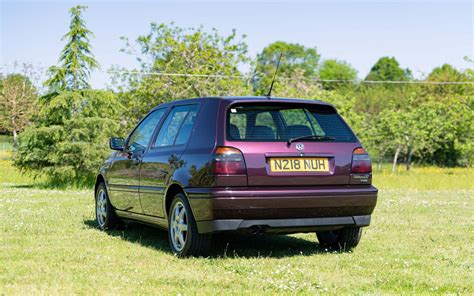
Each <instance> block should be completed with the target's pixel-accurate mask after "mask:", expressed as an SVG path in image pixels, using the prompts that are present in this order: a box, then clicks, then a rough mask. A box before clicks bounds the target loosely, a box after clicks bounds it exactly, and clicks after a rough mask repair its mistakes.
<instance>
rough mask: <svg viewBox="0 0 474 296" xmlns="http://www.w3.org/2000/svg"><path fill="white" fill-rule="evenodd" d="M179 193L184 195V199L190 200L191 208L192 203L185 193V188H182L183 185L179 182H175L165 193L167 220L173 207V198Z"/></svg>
mask: <svg viewBox="0 0 474 296" xmlns="http://www.w3.org/2000/svg"><path fill="white" fill-rule="evenodd" d="M178 193H182V194H183V195H184V197H185V198H186V199H187V200H188V204H189V206H190V207H191V203H190V202H189V198H188V196H187V195H186V192H185V191H184V187H183V186H182V184H181V183H178V182H173V183H171V184H170V185H169V186H168V188H167V189H166V193H165V200H164V207H165V208H164V209H165V215H166V218H168V213H169V210H170V207H171V202H172V201H173V197H174V196H175V195H176V194H178ZM191 212H193V208H192V207H191ZM193 216H194V214H193Z"/></svg>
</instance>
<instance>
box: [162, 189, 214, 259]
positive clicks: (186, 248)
mask: <svg viewBox="0 0 474 296" xmlns="http://www.w3.org/2000/svg"><path fill="white" fill-rule="evenodd" d="M168 225H169V229H168V238H169V241H170V247H171V250H172V251H173V253H174V254H176V255H177V256H178V257H188V256H203V255H206V253H207V252H208V249H209V246H210V243H211V236H210V235H209V234H200V233H199V232H198V230H197V226H196V221H195V220H194V217H193V214H192V212H191V207H190V206H189V203H188V200H187V199H186V197H185V196H184V195H183V194H182V193H178V194H176V196H175V197H174V198H173V201H172V203H171V207H170V212H169V215H168Z"/></svg>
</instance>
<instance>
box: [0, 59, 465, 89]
mask: <svg viewBox="0 0 474 296" xmlns="http://www.w3.org/2000/svg"><path fill="white" fill-rule="evenodd" d="M34 68H36V69H37V70H38V71H41V72H43V71H44V72H46V68H44V67H34ZM39 68H41V69H39ZM0 69H6V72H7V73H8V72H9V71H8V70H9V69H13V70H15V67H12V66H9V65H7V64H4V65H0ZM0 72H1V71H0ZM13 72H14V71H13ZM95 72H100V73H107V74H113V73H118V74H132V75H139V76H170V77H197V78H221V79H242V80H252V79H255V78H256V77H257V76H258V75H261V74H263V73H252V74H250V75H224V74H196V73H166V72H147V71H136V70H106V71H104V70H96V71H95ZM276 80H277V81H278V80H280V81H281V80H285V81H299V80H306V81H312V82H316V83H364V84H427V85H474V81H423V80H344V79H319V78H310V77H304V78H291V77H277V78H276Z"/></svg>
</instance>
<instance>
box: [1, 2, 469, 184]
mask: <svg viewBox="0 0 474 296" xmlns="http://www.w3.org/2000/svg"><path fill="white" fill-rule="evenodd" d="M85 9H86V7H84V6H75V7H73V8H71V9H70V11H69V12H70V16H71V23H70V27H69V31H68V32H67V33H66V35H65V36H64V37H63V40H65V42H66V44H65V46H64V49H63V50H62V51H61V53H60V56H59V60H58V63H57V64H56V65H53V66H51V67H50V68H49V69H48V75H49V78H48V79H47V80H46V81H45V82H44V85H45V88H46V90H47V91H46V92H45V93H42V94H39V92H38V90H37V89H36V88H35V86H34V84H33V83H32V82H31V77H30V76H29V75H25V74H10V75H6V76H2V77H1V79H0V130H4V131H8V132H10V133H11V134H12V135H13V138H14V147H15V155H14V163H15V165H16V166H17V167H18V168H20V169H21V170H23V171H24V172H29V173H33V174H46V175H47V176H48V177H49V178H50V180H51V181H52V182H70V181H71V180H72V181H75V182H85V183H88V182H90V181H91V180H92V178H93V177H94V175H95V173H96V171H97V169H98V166H99V165H100V163H101V161H102V160H103V159H104V158H105V157H106V156H107V154H108V153H110V151H109V150H108V145H107V141H108V138H109V137H110V136H114V135H115V136H116V135H122V136H123V135H126V134H127V132H128V131H129V130H130V129H131V128H132V127H133V126H134V125H135V124H136V123H137V122H138V120H139V119H140V118H141V117H143V116H144V115H145V114H146V113H147V112H148V111H149V110H150V109H151V108H153V107H155V106H156V105H158V104H160V103H164V102H168V101H172V100H176V99H181V98H192V97H201V96H222V95H224V96H226V95H234V96H239V95H266V93H267V92H268V88H269V86H270V83H271V78H272V76H273V73H274V72H275V67H276V63H277V60H278V58H279V56H280V54H282V60H281V65H280V69H279V73H278V77H277V80H276V82H275V85H274V90H273V95H274V96H279V97H297V98H306V99H321V100H324V101H327V102H330V103H332V104H334V105H335V106H336V108H337V109H338V111H339V112H340V113H341V115H342V116H343V117H344V118H345V120H346V121H347V122H348V123H349V125H350V126H351V127H352V128H353V130H354V132H355V133H356V134H357V136H358V137H359V138H360V139H361V140H362V142H363V144H364V146H365V147H366V148H367V149H368V150H369V152H370V154H371V156H372V159H373V161H374V162H375V163H377V164H381V163H383V162H388V161H390V162H392V165H393V168H394V169H395V168H396V166H397V164H399V163H401V162H403V163H404V164H405V166H406V169H407V170H409V169H410V166H411V164H412V163H413V162H417V163H421V164H435V165H438V166H471V165H472V164H473V161H474V141H473V140H474V133H473V131H474V127H473V124H474V112H473V107H474V84H473V83H474V71H473V70H472V69H467V70H463V71H461V70H458V69H456V68H454V67H453V66H451V65H449V64H444V65H440V66H439V67H436V68H435V69H433V70H432V71H431V73H429V74H428V75H427V76H426V77H425V78H424V79H422V80H415V79H414V78H413V76H412V74H411V71H410V70H409V69H403V68H402V67H400V65H399V63H398V61H397V60H396V59H395V58H394V57H381V58H380V59H379V60H378V61H377V62H376V63H375V64H374V65H373V66H372V68H371V70H370V72H369V74H368V75H367V76H366V77H365V78H364V79H363V80H359V81H358V80H357V74H358V73H357V71H356V70H355V69H354V68H353V67H352V66H351V65H350V64H349V63H347V62H345V61H341V60H336V59H323V60H322V59H321V55H320V54H319V53H318V51H317V49H316V47H306V46H303V45H300V44H296V43H287V42H283V41H276V42H274V43H272V44H269V45H268V46H267V47H265V48H264V49H263V50H262V52H261V53H259V54H258V55H257V57H256V58H253V59H252V58H251V57H249V54H248V52H247V44H246V41H245V36H240V35H238V34H237V33H236V31H233V32H232V33H231V34H229V35H221V34H220V33H219V32H218V31H217V30H215V29H212V30H210V31H206V30H205V29H204V28H203V27H198V28H186V29H185V28H181V27H179V26H176V25H175V24H173V23H171V24H156V23H152V24H151V25H150V29H149V31H148V32H147V33H145V34H144V35H140V36H138V37H137V38H136V39H134V40H130V39H127V38H123V41H124V46H123V48H122V49H120V50H121V51H122V52H124V53H126V54H130V55H134V56H136V57H137V62H138V67H137V68H136V69H133V70H132V71H131V70H130V69H124V68H121V67H119V66H114V67H112V68H111V69H110V73H111V74H110V75H111V78H112V82H113V83H112V85H113V86H112V87H111V88H110V89H108V90H96V89H92V88H91V87H90V84H89V81H90V73H91V72H92V71H94V70H95V69H97V68H98V67H99V63H98V62H97V61H96V60H95V58H94V55H93V53H92V48H91V45H90V39H91V38H92V37H93V33H92V32H91V31H90V30H89V29H87V26H86V22H85V20H84V18H83V11H84V10H85ZM470 62H471V63H472V61H470ZM243 65H247V67H243ZM242 68H248V69H251V70H249V71H248V72H246V73H243V72H242V70H241V69H242ZM168 74H182V75H168ZM380 82H383V83H380ZM390 82H393V83H390ZM420 82H423V83H420ZM448 82H449V84H443V83H448ZM453 82H454V84H453ZM18 135H19V137H18Z"/></svg>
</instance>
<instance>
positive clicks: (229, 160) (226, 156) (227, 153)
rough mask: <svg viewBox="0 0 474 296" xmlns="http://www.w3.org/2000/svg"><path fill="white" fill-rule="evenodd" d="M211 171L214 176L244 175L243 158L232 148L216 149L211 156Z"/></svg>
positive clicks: (245, 171) (245, 170)
mask: <svg viewBox="0 0 474 296" xmlns="http://www.w3.org/2000/svg"><path fill="white" fill-rule="evenodd" d="M212 163H213V170H214V173H215V174H216V175H236V174H246V173H247V168H246V166H245V161H244V156H243V155H242V152H240V150H239V149H237V148H233V147H217V148H216V150H215V152H214V154H213V159H212Z"/></svg>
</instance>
